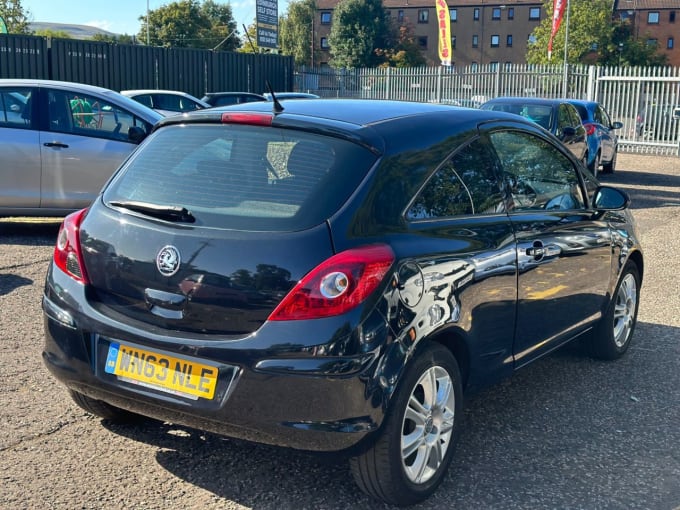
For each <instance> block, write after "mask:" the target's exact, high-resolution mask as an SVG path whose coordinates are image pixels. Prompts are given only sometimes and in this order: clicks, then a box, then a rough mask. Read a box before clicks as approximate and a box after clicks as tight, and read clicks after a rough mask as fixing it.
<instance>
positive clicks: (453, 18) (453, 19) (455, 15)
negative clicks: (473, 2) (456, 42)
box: [449, 9, 458, 23]
mask: <svg viewBox="0 0 680 510" xmlns="http://www.w3.org/2000/svg"><path fill="white" fill-rule="evenodd" d="M449 18H451V23H455V22H456V21H458V9H449Z"/></svg>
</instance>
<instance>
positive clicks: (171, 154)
mask: <svg viewBox="0 0 680 510" xmlns="http://www.w3.org/2000/svg"><path fill="white" fill-rule="evenodd" d="M375 160H376V156H375V155H373V154H372V153H371V152H370V151H368V150H367V149H365V148H363V147H361V146H358V145H356V144H354V143H351V142H348V141H345V140H340V139H337V138H332V137H327V136H320V135H314V134H308V133H302V132H298V131H292V130H284V129H277V128H271V127H266V128H265V127H256V126H243V125H240V126H236V125H226V126H225V125H223V124H210V125H189V126H168V127H166V128H162V129H160V130H159V131H158V132H156V133H155V134H154V135H152V137H150V138H149V140H148V141H147V142H146V143H145V144H144V145H143V146H141V147H140V149H139V150H138V151H137V152H136V154H135V156H134V157H133V158H132V159H131V160H130V162H129V163H128V164H127V165H126V167H124V168H123V170H122V172H121V173H120V174H119V175H118V176H117V177H116V179H115V180H114V181H113V182H112V184H111V186H110V187H109V188H108V189H107V191H106V193H105V195H104V199H105V201H106V202H107V203H109V204H111V203H112V202H115V203H118V204H120V203H126V202H127V203H135V204H136V205H139V204H145V205H146V206H156V207H158V206H164V207H173V208H177V207H179V208H185V209H186V210H187V211H189V212H190V213H191V214H192V216H193V217H195V219H196V224H197V225H203V226H212V227H220V228H233V229H244V230H260V231H287V230H302V229H305V228H310V227H312V226H314V225H317V224H319V223H322V222H323V221H325V220H326V219H327V218H328V217H330V216H331V215H332V214H333V213H334V212H335V211H337V210H338V209H339V207H340V206H341V205H342V203H344V201H345V200H346V199H347V198H348V197H349V195H350V194H351V192H352V191H353V190H354V189H355V188H356V186H357V185H358V183H359V182H360V181H361V179H362V178H363V177H364V176H365V175H366V173H367V172H368V170H369V169H370V168H371V166H372V165H373V163H374V162H375ZM137 209H139V207H137Z"/></svg>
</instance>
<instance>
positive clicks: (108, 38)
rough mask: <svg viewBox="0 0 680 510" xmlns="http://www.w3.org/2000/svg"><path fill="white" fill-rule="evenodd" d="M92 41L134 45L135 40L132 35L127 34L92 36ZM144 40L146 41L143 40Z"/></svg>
mask: <svg viewBox="0 0 680 510" xmlns="http://www.w3.org/2000/svg"><path fill="white" fill-rule="evenodd" d="M92 40H93V41H99V42H108V43H114V44H136V43H137V40H136V39H135V36H134V35H129V34H120V35H118V34H94V35H93V36H92ZM144 40H146V39H144Z"/></svg>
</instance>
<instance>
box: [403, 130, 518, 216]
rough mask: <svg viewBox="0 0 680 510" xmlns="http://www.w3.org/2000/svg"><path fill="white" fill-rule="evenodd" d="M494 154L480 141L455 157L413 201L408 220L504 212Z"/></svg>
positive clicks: (441, 168)
mask: <svg viewBox="0 0 680 510" xmlns="http://www.w3.org/2000/svg"><path fill="white" fill-rule="evenodd" d="M496 166H497V164H496V162H495V159H494V158H493V155H492V154H491V153H490V151H489V150H488V149H487V148H486V147H485V146H484V145H483V144H482V143H481V142H480V141H479V140H477V141H474V142H472V143H471V144H470V145H468V146H466V147H464V148H463V149H462V150H460V151H458V152H457V153H456V154H454V155H453V156H452V157H451V158H450V159H449V160H448V161H446V162H445V163H444V164H443V165H442V166H441V167H440V168H439V170H437V171H436V172H435V173H434V175H433V176H432V177H431V178H430V180H429V181H428V182H427V184H425V187H424V188H423V189H422V190H421V192H420V193H419V194H418V196H417V197H416V199H415V200H414V201H413V203H412V204H411V206H410V207H409V209H408V211H407V212H406V217H407V218H408V219H409V220H422V219H432V218H450V217H452V216H460V215H469V214H494V213H498V212H503V211H504V210H505V203H504V200H503V195H502V193H501V189H500V186H499V184H498V180H497V178H496V173H495V167H496Z"/></svg>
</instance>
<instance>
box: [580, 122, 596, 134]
mask: <svg viewBox="0 0 680 510" xmlns="http://www.w3.org/2000/svg"><path fill="white" fill-rule="evenodd" d="M583 127H584V128H586V134H587V135H588V136H590V135H592V134H593V133H594V132H595V126H594V125H592V124H583Z"/></svg>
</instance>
